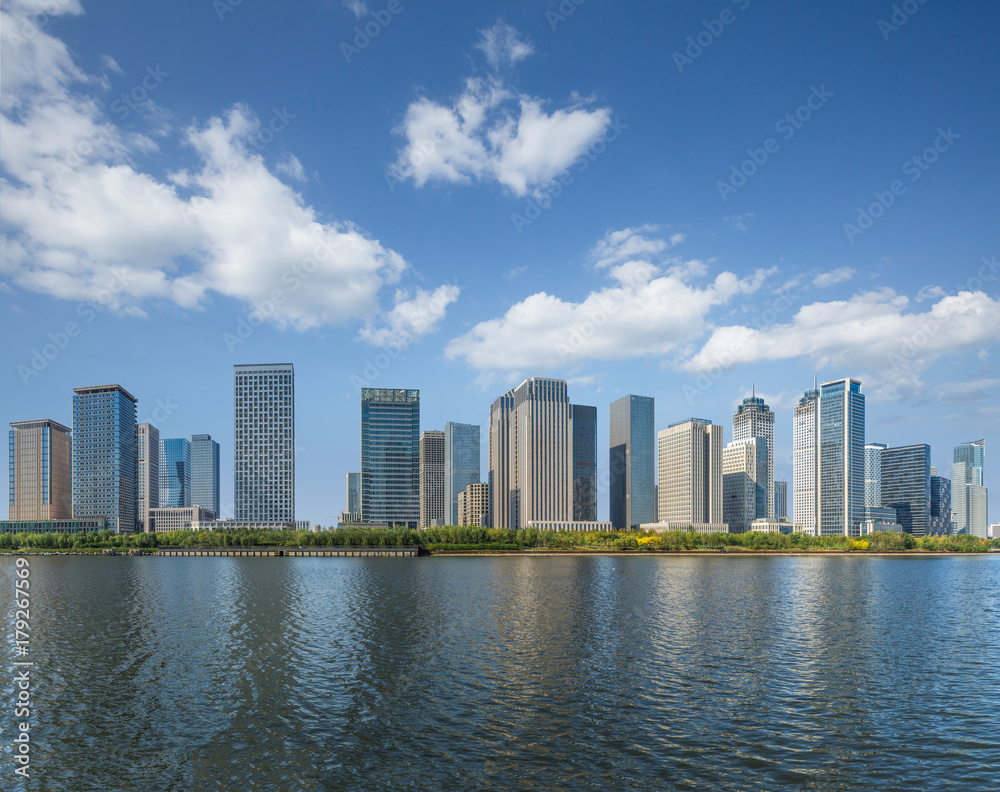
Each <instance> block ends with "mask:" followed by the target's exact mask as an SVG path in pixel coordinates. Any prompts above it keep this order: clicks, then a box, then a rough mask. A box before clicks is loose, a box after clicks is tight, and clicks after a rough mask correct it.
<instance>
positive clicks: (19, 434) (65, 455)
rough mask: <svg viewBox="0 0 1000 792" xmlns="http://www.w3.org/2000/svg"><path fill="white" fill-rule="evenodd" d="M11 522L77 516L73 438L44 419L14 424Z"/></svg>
mask: <svg viewBox="0 0 1000 792" xmlns="http://www.w3.org/2000/svg"><path fill="white" fill-rule="evenodd" d="M9 488H10V499H9V501H8V504H7V519H8V520H69V519H71V518H72V517H73V435H72V434H71V433H70V430H69V429H68V428H67V427H65V426H63V425H62V424H61V423H57V422H56V421H51V420H48V419H43V420H39V421H17V422H15V423H12V424H11V425H10V479H9Z"/></svg>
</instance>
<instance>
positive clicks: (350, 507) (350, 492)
mask: <svg viewBox="0 0 1000 792" xmlns="http://www.w3.org/2000/svg"><path fill="white" fill-rule="evenodd" d="M347 512H348V514H361V472H360V471H358V472H357V473H348V474H347ZM358 519H361V518H360V517H359V518H358Z"/></svg>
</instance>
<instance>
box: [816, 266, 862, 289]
mask: <svg viewBox="0 0 1000 792" xmlns="http://www.w3.org/2000/svg"><path fill="white" fill-rule="evenodd" d="M857 274H858V273H857V271H855V270H853V269H852V268H851V267H838V268H837V269H835V270H831V271H830V272H823V273H821V274H819V275H817V276H816V277H815V278H813V286H815V287H816V288H817V289H825V288H827V287H828V286H833V285H834V284H837V283H843V282H844V281H849V280H850V279H851V278H853V277H854V276H855V275H857Z"/></svg>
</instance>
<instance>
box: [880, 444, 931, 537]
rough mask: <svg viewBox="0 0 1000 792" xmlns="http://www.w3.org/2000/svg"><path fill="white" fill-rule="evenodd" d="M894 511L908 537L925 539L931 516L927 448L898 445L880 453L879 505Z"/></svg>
mask: <svg viewBox="0 0 1000 792" xmlns="http://www.w3.org/2000/svg"><path fill="white" fill-rule="evenodd" d="M878 505H879V506H883V507H885V508H889V509H895V510H896V522H897V523H899V524H900V525H901V526H902V527H903V530H904V531H905V532H906V533H908V534H913V535H914V536H916V537H921V536H927V534H928V524H929V519H930V514H931V447H930V446H929V445H911V446H901V447H899V448H886V449H883V451H882V503H880V504H878Z"/></svg>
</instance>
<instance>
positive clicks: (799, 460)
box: [792, 388, 819, 536]
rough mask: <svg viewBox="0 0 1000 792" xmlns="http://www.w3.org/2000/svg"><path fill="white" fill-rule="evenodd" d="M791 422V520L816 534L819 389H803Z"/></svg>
mask: <svg viewBox="0 0 1000 792" xmlns="http://www.w3.org/2000/svg"><path fill="white" fill-rule="evenodd" d="M792 420H793V424H792V448H793V451H792V512H793V522H795V523H798V524H800V525H801V526H802V530H803V532H804V533H807V534H809V535H810V536H815V535H816V533H817V528H818V526H819V390H818V389H816V388H813V389H812V390H808V391H806V392H805V394H804V395H803V397H802V398H801V399H799V403H798V404H797V405H796V406H795V410H794V413H793V418H792Z"/></svg>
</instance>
